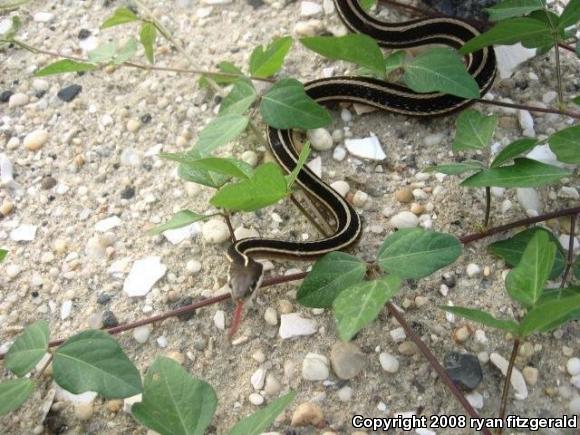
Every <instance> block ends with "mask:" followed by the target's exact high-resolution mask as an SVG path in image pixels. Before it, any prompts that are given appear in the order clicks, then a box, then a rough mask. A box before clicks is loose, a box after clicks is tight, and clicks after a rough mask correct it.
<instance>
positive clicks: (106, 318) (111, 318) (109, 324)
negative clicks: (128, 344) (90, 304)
mask: <svg viewBox="0 0 580 435" xmlns="http://www.w3.org/2000/svg"><path fill="white" fill-rule="evenodd" d="M103 326H104V327H105V328H114V327H115V326H119V321H118V320H117V316H115V313H113V312H112V311H109V310H107V311H104V312H103Z"/></svg>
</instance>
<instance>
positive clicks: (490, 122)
mask: <svg viewBox="0 0 580 435" xmlns="http://www.w3.org/2000/svg"><path fill="white" fill-rule="evenodd" d="M456 126H457V131H456V132H455V140H454V141H453V151H455V152H457V151H463V150H481V149H483V148H487V147H488V146H489V145H490V143H491V139H492V137H493V133H494V132H495V127H496V126H497V116H495V115H490V116H485V115H482V114H481V113H479V112H478V111H477V110H473V109H468V110H465V111H463V112H461V114H460V115H459V117H458V118H457V123H456Z"/></svg>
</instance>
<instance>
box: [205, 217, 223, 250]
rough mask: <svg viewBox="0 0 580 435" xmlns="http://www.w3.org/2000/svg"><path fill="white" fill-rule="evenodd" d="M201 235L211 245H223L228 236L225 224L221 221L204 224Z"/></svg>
mask: <svg viewBox="0 0 580 435" xmlns="http://www.w3.org/2000/svg"><path fill="white" fill-rule="evenodd" d="M201 234H202V236H203V239H204V240H205V241H206V242H208V243H212V244H219V243H223V242H225V241H226V240H228V238H229V236H230V232H229V229H228V226H227V224H226V223H225V222H224V221H222V220H221V219H210V220H208V221H207V222H205V223H204V224H203V227H202V230H201Z"/></svg>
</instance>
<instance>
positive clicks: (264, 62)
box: [250, 36, 292, 78]
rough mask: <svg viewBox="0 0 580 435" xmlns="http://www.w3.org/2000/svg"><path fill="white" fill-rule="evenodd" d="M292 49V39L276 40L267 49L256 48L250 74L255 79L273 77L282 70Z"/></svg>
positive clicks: (287, 37)
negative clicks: (285, 59)
mask: <svg viewBox="0 0 580 435" xmlns="http://www.w3.org/2000/svg"><path fill="white" fill-rule="evenodd" d="M291 47H292V37H290V36H285V37H283V38H276V39H274V40H273V41H272V42H271V43H270V44H269V45H268V46H267V47H266V48H265V49H264V47H262V46H261V45H260V46H258V47H256V48H255V49H254V51H253V52H252V54H251V56H250V74H251V75H252V76H255V77H263V78H266V77H271V76H273V75H274V74H276V73H277V72H278V71H280V69H281V68H282V65H283V64H284V58H285V57H286V55H287V54H288V52H289V51H290V48H291Z"/></svg>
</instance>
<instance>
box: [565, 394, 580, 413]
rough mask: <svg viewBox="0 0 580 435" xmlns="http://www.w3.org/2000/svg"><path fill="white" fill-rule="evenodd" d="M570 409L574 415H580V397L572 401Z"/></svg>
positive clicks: (569, 404) (569, 405)
mask: <svg viewBox="0 0 580 435" xmlns="http://www.w3.org/2000/svg"><path fill="white" fill-rule="evenodd" d="M568 409H569V410H570V412H571V413H572V414H580V396H576V397H574V398H573V399H572V400H570V402H569V403H568Z"/></svg>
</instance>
